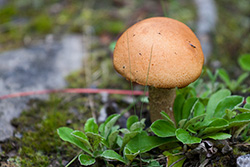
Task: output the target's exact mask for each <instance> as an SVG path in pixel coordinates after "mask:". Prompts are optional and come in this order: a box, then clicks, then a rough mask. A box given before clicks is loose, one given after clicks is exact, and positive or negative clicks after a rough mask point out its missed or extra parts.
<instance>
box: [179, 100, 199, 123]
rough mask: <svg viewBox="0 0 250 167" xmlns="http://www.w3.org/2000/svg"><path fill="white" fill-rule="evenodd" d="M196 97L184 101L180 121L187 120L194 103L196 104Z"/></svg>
mask: <svg viewBox="0 0 250 167" xmlns="http://www.w3.org/2000/svg"><path fill="white" fill-rule="evenodd" d="M197 99H198V98H196V97H192V98H189V99H187V100H186V101H185V103H184V106H183V109H182V119H188V118H189V116H190V114H191V113H192V110H193V108H194V105H195V103H196V102H197Z"/></svg>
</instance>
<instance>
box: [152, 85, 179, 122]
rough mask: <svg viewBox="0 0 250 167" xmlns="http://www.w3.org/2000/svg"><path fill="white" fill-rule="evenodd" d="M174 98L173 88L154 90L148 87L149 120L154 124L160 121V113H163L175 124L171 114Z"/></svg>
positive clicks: (174, 91)
mask: <svg viewBox="0 0 250 167" xmlns="http://www.w3.org/2000/svg"><path fill="white" fill-rule="evenodd" d="M175 97H176V90H175V88H172V89H165V88H155V87H152V86H150V87H149V106H150V119H151V122H154V121H156V120H158V119H162V116H161V114H160V112H161V111H165V112H166V113H167V114H168V115H169V117H170V119H171V120H172V121H173V122H175V119H174V113H173V104H174V99H175Z"/></svg>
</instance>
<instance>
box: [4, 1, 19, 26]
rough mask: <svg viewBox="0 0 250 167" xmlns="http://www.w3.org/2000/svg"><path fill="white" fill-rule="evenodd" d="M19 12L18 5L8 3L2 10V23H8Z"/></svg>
mask: <svg viewBox="0 0 250 167" xmlns="http://www.w3.org/2000/svg"><path fill="white" fill-rule="evenodd" d="M16 14H17V10H16V7H15V6H14V5H12V4H10V5H7V6H5V7H3V8H1V10H0V20H1V24H3V23H6V22H8V21H10V20H11V19H12V17H13V16H15V15H16Z"/></svg>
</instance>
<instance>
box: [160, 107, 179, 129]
mask: <svg viewBox="0 0 250 167" xmlns="http://www.w3.org/2000/svg"><path fill="white" fill-rule="evenodd" d="M160 114H161V116H162V117H163V119H164V120H165V121H167V122H169V124H171V125H172V126H173V127H175V123H174V122H173V121H172V120H171V119H170V117H169V115H168V114H167V113H165V112H164V111H162V112H161V113H160Z"/></svg>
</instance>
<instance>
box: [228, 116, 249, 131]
mask: <svg viewBox="0 0 250 167" xmlns="http://www.w3.org/2000/svg"><path fill="white" fill-rule="evenodd" d="M249 122H250V113H241V114H238V115H236V116H235V117H234V118H233V119H231V120H229V128H231V127H234V126H242V125H244V124H247V123H249Z"/></svg>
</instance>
